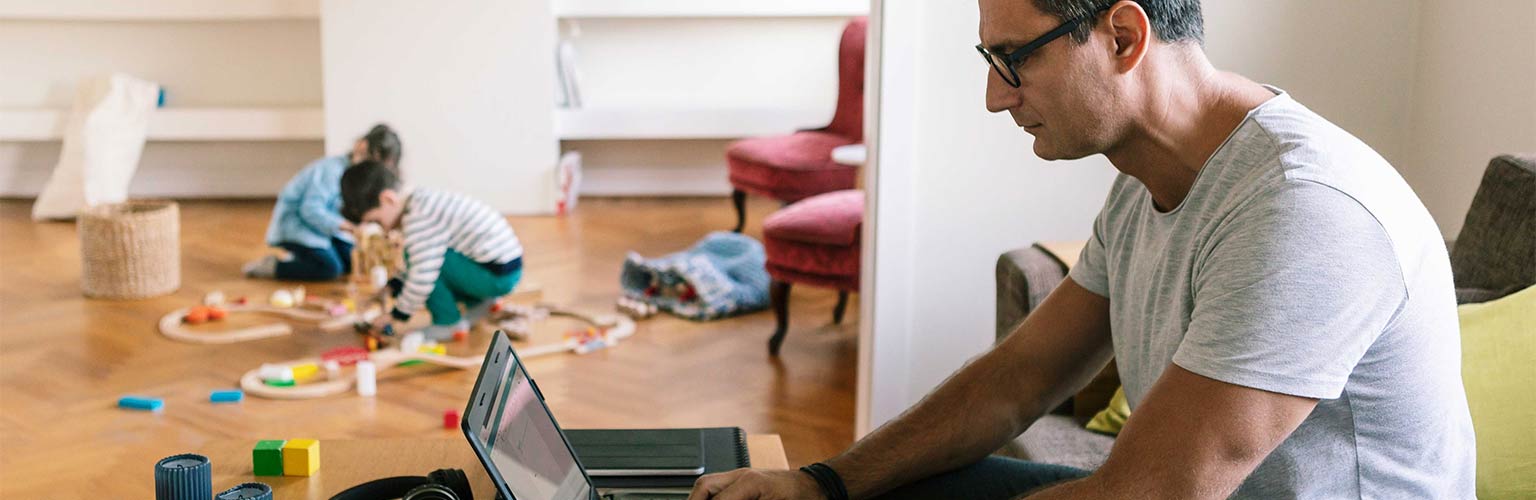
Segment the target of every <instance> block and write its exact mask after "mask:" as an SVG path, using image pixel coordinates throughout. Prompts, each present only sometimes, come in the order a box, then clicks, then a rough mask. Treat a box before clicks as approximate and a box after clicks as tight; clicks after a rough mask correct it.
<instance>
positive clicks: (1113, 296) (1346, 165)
mask: <svg viewBox="0 0 1536 500" xmlns="http://www.w3.org/2000/svg"><path fill="white" fill-rule="evenodd" d="M1270 90H1272V91H1274V92H1276V94H1277V95H1276V97H1274V98H1272V99H1270V100H1269V101H1268V102H1266V103H1264V104H1263V105H1261V106H1259V107H1258V108H1255V109H1254V110H1252V111H1250V112H1249V113H1248V116H1247V118H1246V119H1245V120H1243V122H1242V124H1240V125H1239V126H1238V127H1237V129H1236V130H1235V131H1233V132H1232V135H1231V136H1230V137H1229V138H1228V139H1227V142H1226V143H1225V144H1223V145H1222V146H1221V148H1220V149H1217V150H1216V153H1215V154H1214V155H1212V156H1211V158H1210V160H1208V161H1207V162H1206V164H1205V166H1204V168H1202V169H1201V171H1200V173H1199V176H1198V177H1197V178H1196V179H1195V182H1194V185H1193V186H1192V187H1191V188H1190V191H1189V195H1188V197H1186V198H1185V199H1184V201H1183V203H1182V204H1181V205H1179V206H1178V207H1174V208H1173V209H1172V210H1169V211H1167V212H1159V211H1158V210H1157V209H1156V207H1154V205H1153V202H1152V197H1151V195H1150V193H1148V192H1147V189H1146V188H1145V187H1143V186H1142V184H1141V183H1140V182H1138V181H1137V180H1136V179H1135V178H1132V177H1130V176H1126V175H1121V176H1120V177H1119V178H1118V179H1117V180H1116V181H1115V183H1114V187H1113V188H1112V189H1111V191H1110V194H1109V199H1108V201H1107V202H1106V203H1105V205H1104V209H1103V211H1102V212H1100V213H1099V217H1098V219H1097V220H1096V221H1095V223H1094V228H1093V238H1092V239H1091V240H1089V242H1088V245H1087V247H1085V248H1084V249H1083V253H1082V257H1081V259H1080V260H1079V261H1078V263H1077V265H1076V267H1074V268H1073V269H1072V271H1071V273H1070V277H1071V278H1072V280H1073V281H1075V282H1076V283H1078V284H1079V285H1081V286H1082V287H1084V288H1086V289H1088V290H1089V291H1092V292H1093V293H1096V294H1099V295H1102V296H1104V297H1108V298H1109V301H1110V319H1111V325H1112V328H1113V336H1114V346H1115V360H1116V361H1115V362H1116V365H1117V366H1118V367H1119V370H1120V377H1121V381H1122V382H1123V383H1124V385H1125V395H1126V398H1127V399H1128V400H1129V401H1130V404H1131V408H1132V409H1133V413H1132V418H1135V413H1134V408H1135V407H1136V405H1137V404H1138V403H1139V402H1140V401H1141V400H1142V398H1144V397H1145V396H1146V394H1147V391H1149V390H1150V389H1151V388H1152V384H1153V383H1154V382H1156V381H1157V379H1158V377H1160V376H1161V375H1162V373H1163V370H1164V369H1166V368H1167V367H1168V365H1169V363H1176V364H1178V365H1179V366H1180V367H1182V368H1184V369H1185V370H1189V371H1191V372H1194V373H1197V374H1199V375H1203V376H1206V377H1210V378H1213V379H1216V380H1220V381H1223V382H1227V383H1231V384H1237V385H1242V386H1246V387H1252V388H1255V389H1262V390H1265V391H1271V392H1277V393H1282V394H1291V395H1296V396H1303V397H1308V398H1316V399H1318V400H1319V402H1318V405H1317V408H1316V409H1315V410H1313V411H1312V414H1311V415H1309V416H1308V417H1307V418H1306V420H1305V421H1303V422H1302V423H1301V426H1300V427H1298V428H1297V429H1296V431H1295V432H1293V433H1292V434H1291V435H1290V437H1288V438H1286V440H1285V441H1284V442H1283V443H1281V444H1280V446H1279V447H1278V448H1276V449H1275V451H1274V453H1271V454H1270V456H1269V457H1268V458H1266V459H1265V460H1264V462H1263V464H1261V465H1260V466H1259V467H1258V469H1257V470H1255V471H1254V472H1253V474H1252V475H1250V476H1249V477H1248V479H1247V480H1246V481H1245V482H1244V483H1243V485H1242V487H1241V488H1239V489H1238V491H1237V493H1236V494H1235V495H1234V497H1236V498H1381V499H1399V498H1435V499H1445V498H1473V497H1474V496H1475V493H1474V491H1473V485H1474V477H1473V476H1474V474H1473V472H1474V467H1475V465H1476V460H1475V453H1474V441H1473V436H1472V419H1471V416H1470V414H1469V413H1468V411H1467V400H1466V393H1465V391H1464V390H1463V389H1462V383H1461V341H1460V332H1459V327H1458V325H1457V319H1456V303H1455V297H1454V292H1453V286H1452V282H1451V269H1450V262H1449V259H1448V258H1447V256H1446V250H1445V246H1444V243H1443V242H1442V241H1441V239H1440V232H1439V230H1438V229H1437V228H1436V226H1435V223H1434V221H1433V220H1432V219H1431V218H1430V215H1429V212H1428V211H1427V210H1425V208H1424V205H1423V204H1422V203H1421V202H1420V201H1419V199H1418V197H1417V196H1416V195H1414V193H1413V191H1412V189H1410V188H1409V187H1408V184H1407V183H1406V182H1404V181H1403V179H1402V177H1401V176H1399V175H1398V173H1397V171H1396V170H1394V169H1393V168H1392V166H1391V165H1390V164H1388V163H1387V162H1386V160H1384V159H1382V158H1381V156H1380V155H1378V154H1376V152H1375V151H1373V150H1371V148H1370V147H1369V146H1366V145H1365V143H1363V142H1361V141H1360V140H1359V139H1356V138H1355V137H1354V136H1351V135H1350V134H1349V133H1348V132H1345V131H1344V130H1342V129H1340V128H1339V127H1337V126H1335V125H1333V124H1332V123H1329V122H1328V121H1327V120H1325V119H1323V118H1322V117H1321V116H1318V115H1317V114H1316V113H1313V112H1312V111H1311V110H1309V109H1307V108H1306V107H1304V106H1302V105H1301V104H1299V103H1297V102H1296V101H1295V100H1293V99H1291V98H1290V96H1288V95H1286V94H1285V93H1284V92H1282V91H1280V90H1279V89H1274V88H1271V89H1270Z"/></svg>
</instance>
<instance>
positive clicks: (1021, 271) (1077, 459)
mask: <svg viewBox="0 0 1536 500" xmlns="http://www.w3.org/2000/svg"><path fill="white" fill-rule="evenodd" d="M1066 276H1067V266H1066V265H1065V264H1063V263H1062V262H1061V261H1059V260H1057V259H1056V257H1053V256H1051V254H1050V253H1049V252H1046V251H1045V249H1043V248H1041V247H1040V246H1038V245H1031V246H1028V247H1025V248H1020V249H1018V250H1014V251H1011V252H1008V253H1005V254H1003V255H1002V256H1000V257H998V258H997V340H1002V339H1003V337H1006V336H1008V334H1009V333H1012V332H1013V329H1014V328H1017V327H1018V326H1019V323H1022V322H1023V321H1024V317H1025V316H1028V315H1029V312H1030V311H1033V310H1034V309H1035V307H1036V306H1039V305H1040V302H1041V301H1044V300H1045V296H1046V295H1050V293H1051V290H1054V289H1055V288H1056V285H1057V284H1060V283H1061V281H1062V280H1063V279H1066ZM1069 405H1070V402H1069V404H1068V405H1063V406H1062V407H1061V408H1057V409H1056V411H1053V412H1051V414H1050V415H1046V416H1045V417H1044V418H1041V419H1040V420H1038V421H1036V422H1035V424H1034V425H1032V426H1030V427H1029V430H1026V431H1024V433H1023V434H1021V435H1019V437H1017V438H1014V440H1013V442H1011V443H1009V444H1008V446H1007V447H1005V448H1004V449H1003V450H1002V454H1003V455H1007V456H1011V457H1016V458H1022V459H1025V460H1032V461H1035V462H1043V463H1051V464H1061V465H1069V466H1072V467H1077V468H1080V469H1088V470H1093V469H1097V468H1099V465H1101V464H1103V463H1104V459H1105V458H1107V457H1109V448H1110V446H1113V445H1114V444H1115V438H1113V437H1110V436H1106V435H1103V434H1098V433H1095V432H1092V431H1089V430H1087V429H1084V428H1083V426H1082V424H1080V423H1079V422H1078V419H1076V418H1074V417H1073V416H1072V411H1071V410H1072V408H1071V406H1069Z"/></svg>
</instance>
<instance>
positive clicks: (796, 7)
mask: <svg viewBox="0 0 1536 500" xmlns="http://www.w3.org/2000/svg"><path fill="white" fill-rule="evenodd" d="M554 9H555V16H556V17H560V18H583V17H603V18H616V17H620V18H637V17H639V18H643V17H846V16H863V15H868V14H869V1H868V0H778V1H771V2H768V1H747V0H737V1H726V0H646V1H639V0H555V4H554Z"/></svg>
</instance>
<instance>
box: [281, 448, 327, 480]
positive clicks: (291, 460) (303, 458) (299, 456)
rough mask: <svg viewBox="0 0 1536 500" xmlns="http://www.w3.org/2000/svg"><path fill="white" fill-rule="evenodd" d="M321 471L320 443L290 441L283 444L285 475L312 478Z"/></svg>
mask: <svg viewBox="0 0 1536 500" xmlns="http://www.w3.org/2000/svg"><path fill="white" fill-rule="evenodd" d="M317 470H320V442H319V441H316V440H313V439H289V440H288V442H286V443H283V475H284V476H306V477H307V476H312V475H314V474H315V471H317Z"/></svg>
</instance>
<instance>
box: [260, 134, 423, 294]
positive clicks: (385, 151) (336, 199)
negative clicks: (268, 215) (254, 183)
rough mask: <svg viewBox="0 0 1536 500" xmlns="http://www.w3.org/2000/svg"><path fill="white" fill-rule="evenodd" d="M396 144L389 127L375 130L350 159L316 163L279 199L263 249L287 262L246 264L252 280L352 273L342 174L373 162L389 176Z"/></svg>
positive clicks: (397, 156)
mask: <svg viewBox="0 0 1536 500" xmlns="http://www.w3.org/2000/svg"><path fill="white" fill-rule="evenodd" d="M400 153H401V148H400V138H399V136H397V135H396V134H395V131H394V130H392V129H390V128H389V126H388V125H384V124H378V125H374V126H373V129H371V130H369V131H368V133H367V134H366V135H364V136H363V137H362V138H360V139H358V140H357V142H356V143H354V144H353V146H352V152H351V154H350V155H336V156H331V157H326V158H321V159H319V160H315V161H314V163H310V164H309V166H307V167H304V169H303V170H300V171H299V173H298V174H296V175H294V176H293V179H291V180H289V181H288V184H287V185H285V186H283V190H282V192H280V193H278V195H277V205H276V206H275V207H273V208H272V222H271V224H270V225H268V226H267V244H268V245H271V246H275V247H278V248H281V249H283V250H286V251H287V252H288V254H289V256H290V257H289V258H288V259H279V258H277V257H276V256H272V255H268V256H265V257H262V258H260V259H257V260H254V261H251V262H250V263H247V264H246V265H245V267H244V268H243V270H244V272H245V275H246V276H248V277H252V278H268V279H273V278H275V279H280V280H304V281H324V280H332V279H336V277H338V276H341V275H343V274H345V273H347V272H350V271H351V267H352V235H351V233H352V224H351V223H349V222H347V220H346V219H344V218H342V217H341V174H342V172H344V171H345V170H346V169H347V167H348V166H349V165H351V164H354V163H358V162H361V161H364V160H373V161H376V162H379V163H381V164H384V165H386V166H388V167H389V168H390V169H391V170H395V169H397V168H398V165H399V163H400Z"/></svg>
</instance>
